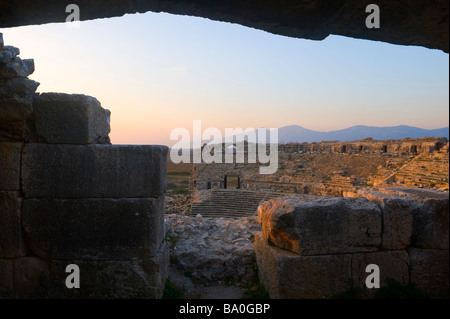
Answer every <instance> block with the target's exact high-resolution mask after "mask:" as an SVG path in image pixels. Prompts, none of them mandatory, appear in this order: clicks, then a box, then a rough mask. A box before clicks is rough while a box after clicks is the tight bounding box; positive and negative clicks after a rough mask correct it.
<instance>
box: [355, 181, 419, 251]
mask: <svg viewBox="0 0 450 319" xmlns="http://www.w3.org/2000/svg"><path fill="white" fill-rule="evenodd" d="M346 195H350V196H352V197H365V198H367V199H368V200H370V201H371V202H374V203H375V204H377V205H378V207H379V208H380V209H381V212H382V214H383V234H382V247H383V248H384V249H389V250H400V249H405V248H406V247H407V246H408V245H409V244H410V243H411V234H412V224H413V218H412V210H413V207H415V205H416V204H415V202H414V201H413V200H411V199H407V198H401V197H398V196H394V195H388V194H383V193H380V192H376V191H369V190H361V191H358V192H357V193H352V194H350V193H347V194H346Z"/></svg>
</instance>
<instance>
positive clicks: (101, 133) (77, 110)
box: [33, 93, 111, 144]
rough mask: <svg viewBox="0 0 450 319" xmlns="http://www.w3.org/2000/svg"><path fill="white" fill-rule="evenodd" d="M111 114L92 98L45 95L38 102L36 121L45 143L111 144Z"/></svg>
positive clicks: (35, 108)
mask: <svg viewBox="0 0 450 319" xmlns="http://www.w3.org/2000/svg"><path fill="white" fill-rule="evenodd" d="M110 115H111V112H110V111H109V110H106V109H104V108H102V106H101V105H100V102H99V101H98V100H97V99H96V98H93V97H91V96H86V95H81V94H72V95H70V94H59V93H43V94H41V95H39V96H38V97H37V98H36V99H35V102H34V114H33V119H34V121H35V125H36V132H37V135H38V136H39V137H40V139H41V142H43V143H51V144H108V143H110V139H109V137H108V134H109V132H110Z"/></svg>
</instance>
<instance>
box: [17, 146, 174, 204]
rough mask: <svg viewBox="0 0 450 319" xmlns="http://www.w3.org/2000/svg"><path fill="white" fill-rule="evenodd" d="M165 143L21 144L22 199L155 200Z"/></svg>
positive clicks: (161, 186) (161, 188)
mask: <svg viewBox="0 0 450 319" xmlns="http://www.w3.org/2000/svg"><path fill="white" fill-rule="evenodd" d="M167 152H168V148H167V147H166V146H145V145H80V146H77V145H49V144H26V145H25V147H24V149H23V153H22V187H23V191H24V194H25V197H26V198H67V199H70V198H73V199H75V198H149V197H152V198H158V197H160V196H161V195H163V194H164V192H165V190H166V161H167Z"/></svg>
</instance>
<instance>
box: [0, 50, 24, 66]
mask: <svg viewBox="0 0 450 319" xmlns="http://www.w3.org/2000/svg"><path fill="white" fill-rule="evenodd" d="M19 54H20V50H19V49H18V48H15V47H12V46H4V47H3V49H0V64H6V63H9V62H11V61H12V60H13V59H14V58H15V57H16V56H18V55H19Z"/></svg>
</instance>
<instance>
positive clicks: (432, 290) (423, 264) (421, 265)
mask: <svg viewBox="0 0 450 319" xmlns="http://www.w3.org/2000/svg"><path fill="white" fill-rule="evenodd" d="M409 257H410V260H411V281H412V282H414V283H416V284H417V286H419V287H420V288H422V289H424V290H425V291H426V292H428V293H429V294H430V295H432V296H434V297H441V298H442V297H445V298H448V297H449V285H448V283H449V276H448V273H449V254H448V250H437V249H417V248H411V249H410V251H409Z"/></svg>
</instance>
